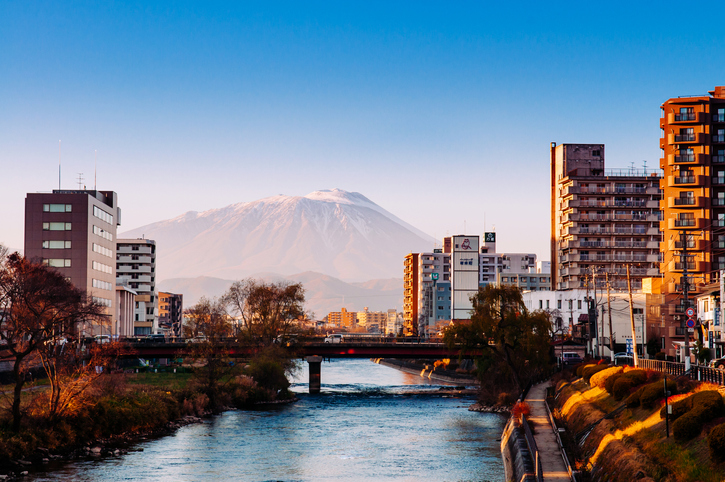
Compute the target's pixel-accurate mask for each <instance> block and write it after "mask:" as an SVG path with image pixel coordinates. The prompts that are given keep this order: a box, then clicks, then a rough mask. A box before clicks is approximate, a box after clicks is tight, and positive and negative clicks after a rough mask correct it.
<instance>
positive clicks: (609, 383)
mask: <svg viewBox="0 0 725 482" xmlns="http://www.w3.org/2000/svg"><path fill="white" fill-rule="evenodd" d="M623 375H624V370H622V371H621V372H618V373H615V374H613V375H610V376H609V377H607V379H606V380H605V381H604V389H605V390H606V391H607V393H609V394H611V393H613V392H614V384H615V383H616V382H617V380H619V378H620V377H622V376H623Z"/></svg>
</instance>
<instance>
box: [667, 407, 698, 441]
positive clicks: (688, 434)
mask: <svg viewBox="0 0 725 482" xmlns="http://www.w3.org/2000/svg"><path fill="white" fill-rule="evenodd" d="M700 432H702V425H701V422H700V418H699V415H698V414H697V413H695V411H694V410H690V411H689V412H687V413H686V414H684V415H682V416H681V417H679V418H678V419H677V420H675V422H674V423H673V424H672V433H673V435H674V436H675V440H677V441H678V442H687V441H688V440H692V439H693V438H695V437H697V436H698V435H700Z"/></svg>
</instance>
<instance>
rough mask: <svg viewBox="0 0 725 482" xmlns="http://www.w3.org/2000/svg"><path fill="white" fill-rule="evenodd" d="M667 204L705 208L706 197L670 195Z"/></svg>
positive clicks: (670, 205)
mask: <svg viewBox="0 0 725 482" xmlns="http://www.w3.org/2000/svg"><path fill="white" fill-rule="evenodd" d="M667 206H668V207H669V208H703V207H705V198H704V197H703V196H691V197H668V198H667Z"/></svg>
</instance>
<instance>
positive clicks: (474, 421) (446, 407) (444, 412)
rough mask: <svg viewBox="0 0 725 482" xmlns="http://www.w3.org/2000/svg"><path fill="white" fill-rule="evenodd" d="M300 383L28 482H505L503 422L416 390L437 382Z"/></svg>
mask: <svg viewBox="0 0 725 482" xmlns="http://www.w3.org/2000/svg"><path fill="white" fill-rule="evenodd" d="M306 381H307V370H306V363H305V364H304V366H303V367H302V370H300V373H299V374H298V376H297V379H296V381H295V383H294V384H293V386H292V389H293V390H294V391H296V392H298V393H299V397H300V401H299V402H297V403H294V404H291V405H287V406H284V407H280V408H278V409H275V410H271V411H230V412H226V413H224V414H222V415H220V416H217V417H214V418H213V419H211V420H208V421H205V422H204V423H201V424H196V425H189V426H186V427H183V428H181V429H179V430H178V431H177V432H176V433H175V434H174V435H170V436H167V437H163V438H159V439H155V440H148V441H145V442H142V443H140V444H138V446H137V448H138V449H139V451H132V452H129V453H128V454H126V455H123V456H120V457H116V458H107V459H103V460H91V461H80V462H74V463H71V464H66V465H64V466H62V467H60V468H59V469H58V470H55V471H53V472H48V473H45V474H42V473H41V474H33V475H32V476H31V477H30V478H29V480H33V481H46V480H74V481H108V482H110V481H114V482H115V481H130V480H133V481H139V480H141V481H143V480H148V481H158V482H160V481H207V480H215V481H226V480H240V481H278V480H279V481H288V482H297V481H300V482H301V481H343V480H344V481H370V482H372V481H388V480H391V481H392V480H396V481H398V480H401V481H419V480H420V481H451V482H454V481H490V482H494V481H499V480H503V477H504V475H503V464H502V462H501V454H500V445H499V444H500V442H498V441H497V440H498V439H499V438H500V435H501V432H502V430H503V426H504V424H505V422H506V420H505V419H504V418H503V417H502V416H500V415H495V414H481V413H475V412H469V411H468V410H467V409H466V408H467V407H468V405H470V404H471V403H473V400H471V399H455V398H441V397H439V396H430V395H425V394H420V392H421V391H437V389H438V388H439V387H440V386H441V385H439V384H437V383H436V382H428V381H427V380H425V379H423V378H420V377H418V376H415V375H409V374H406V373H402V372H399V371H397V370H395V369H393V368H388V367H384V366H381V365H377V364H374V363H372V362H370V361H369V360H333V361H332V362H326V363H323V365H322V393H321V394H320V395H309V394H307V393H306V392H307V383H306ZM140 449H143V450H140ZM26 480H28V479H26Z"/></svg>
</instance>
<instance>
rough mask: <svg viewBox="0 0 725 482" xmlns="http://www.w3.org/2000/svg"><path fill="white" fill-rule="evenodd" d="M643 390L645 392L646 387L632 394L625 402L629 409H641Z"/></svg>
mask: <svg viewBox="0 0 725 482" xmlns="http://www.w3.org/2000/svg"><path fill="white" fill-rule="evenodd" d="M642 390H644V387H641V388H639V389H637V390H636V391H634V392H632V393H631V394H630V395H629V396H628V397H627V399H626V400H625V401H624V403H625V404H626V405H627V407H629V408H634V407H639V403H640V397H641V395H642Z"/></svg>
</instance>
